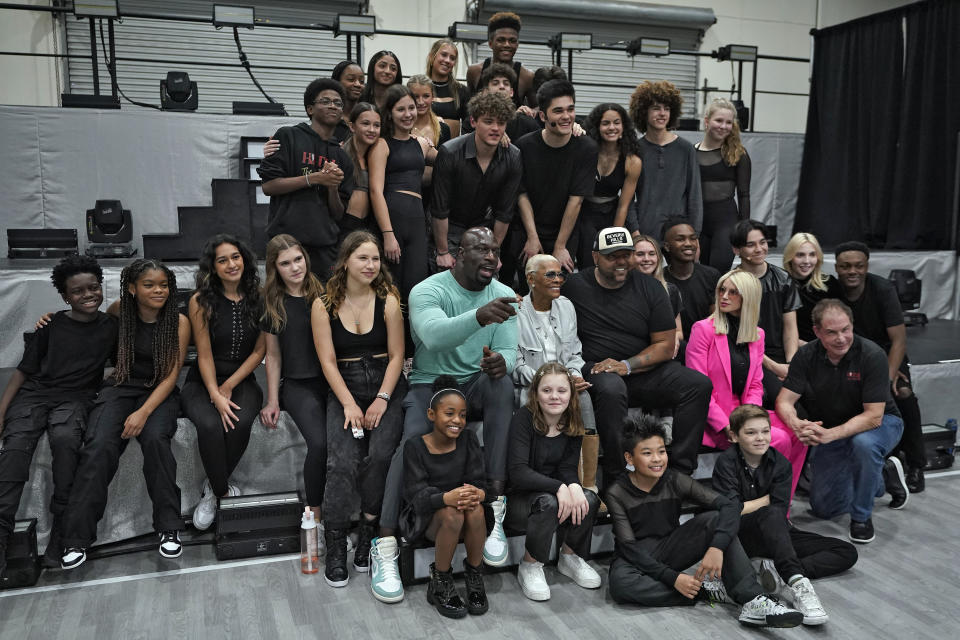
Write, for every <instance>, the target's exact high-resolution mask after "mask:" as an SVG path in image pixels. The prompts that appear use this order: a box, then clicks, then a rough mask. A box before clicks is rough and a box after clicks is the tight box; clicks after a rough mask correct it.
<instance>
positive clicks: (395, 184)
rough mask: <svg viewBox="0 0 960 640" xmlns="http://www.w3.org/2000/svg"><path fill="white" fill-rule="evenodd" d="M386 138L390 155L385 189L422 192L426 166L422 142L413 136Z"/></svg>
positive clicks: (385, 174) (384, 181) (384, 182)
mask: <svg viewBox="0 0 960 640" xmlns="http://www.w3.org/2000/svg"><path fill="white" fill-rule="evenodd" d="M386 140H387V147H389V149H390V155H389V156H387V167H386V169H385V171H384V179H383V190H384V191H412V192H413V193H420V184H421V182H422V181H423V169H424V167H425V166H426V162H425V161H424V159H423V149H421V148H420V143H419V142H417V141H416V140H414V139H413V138H408V139H407V140H397V139H396V138H387V139H386Z"/></svg>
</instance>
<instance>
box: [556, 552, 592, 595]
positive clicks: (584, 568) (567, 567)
mask: <svg viewBox="0 0 960 640" xmlns="http://www.w3.org/2000/svg"><path fill="white" fill-rule="evenodd" d="M557 571H559V572H560V573H562V574H563V575H565V576H567V577H568V578H570V579H571V580H573V581H574V582H576V583H577V584H578V585H580V586H581V587H583V588H584V589H599V588H600V574H599V573H597V572H596V571H595V570H594V569H593V567H591V566H590V565H589V564H588V563H587V561H586V560H584V559H583V558H581V557H580V556H578V555H577V554H575V553H562V552H561V553H560V559H559V560H558V561H557Z"/></svg>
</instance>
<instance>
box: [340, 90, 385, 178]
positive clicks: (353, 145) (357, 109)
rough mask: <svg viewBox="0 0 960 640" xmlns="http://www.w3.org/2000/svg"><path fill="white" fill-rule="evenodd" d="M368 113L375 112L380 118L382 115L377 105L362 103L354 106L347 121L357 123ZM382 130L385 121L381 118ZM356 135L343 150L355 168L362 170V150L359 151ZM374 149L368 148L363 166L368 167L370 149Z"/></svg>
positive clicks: (345, 143) (371, 146) (350, 138)
mask: <svg viewBox="0 0 960 640" xmlns="http://www.w3.org/2000/svg"><path fill="white" fill-rule="evenodd" d="M367 111H373V112H374V113H375V114H377V115H378V116H379V115H380V110H379V109H377V105H375V104H373V103H371V102H363V101H360V102H358V103H357V104H355V105H353V109H351V110H350V114H349V115H348V116H347V119H348V120H349V121H350V123H351V124H353V123H356V121H357V118H359V117H360V116H362V115H363V114H365V113H366V112H367ZM380 129H381V130H382V129H383V119H382V117H381V121H380ZM355 138H356V135H355V134H354V135H351V136H350V137H349V138H348V139H347V140H346V141H345V142H344V143H343V149H344V151H346V152H347V155H348V156H350V159H351V160H352V161H353V166H354V168H355V169H359V168H360V160H361V158H360V150H359V149H357V142H356V140H355ZM371 148H373V145H370V147H367V151H366V153H365V154H364V155H363V158H362V159H363V161H364V162H363V164H364V165H366V160H367V156H368V155H369V154H370V149H371Z"/></svg>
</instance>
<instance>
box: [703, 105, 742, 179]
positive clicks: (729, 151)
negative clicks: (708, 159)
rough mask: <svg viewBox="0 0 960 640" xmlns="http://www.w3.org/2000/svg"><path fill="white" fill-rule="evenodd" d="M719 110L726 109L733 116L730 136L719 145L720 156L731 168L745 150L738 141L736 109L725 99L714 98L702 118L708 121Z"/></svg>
mask: <svg viewBox="0 0 960 640" xmlns="http://www.w3.org/2000/svg"><path fill="white" fill-rule="evenodd" d="M720 109H727V110H729V111H730V112H731V113H732V114H733V127H731V128H730V135H728V136H727V137H726V138H724V140H723V144H721V145H720V156H721V157H722V158H723V161H724V162H725V163H726V164H727V165H728V166H731V167H733V166H736V164H737V163H738V162H740V158H742V157H743V154H744V153H746V149H744V148H743V143H742V142H741V141H740V122H739V121H738V120H737V108H736V107H735V106H733V103H732V102H730V101H729V100H727V99H725V98H714V100H713V102H711V103H710V106H708V107H707V112H706V113H705V114H704V116H703V118H704V120H710V118H712V117H713V114H714V113H716V112H717V111H719V110H720Z"/></svg>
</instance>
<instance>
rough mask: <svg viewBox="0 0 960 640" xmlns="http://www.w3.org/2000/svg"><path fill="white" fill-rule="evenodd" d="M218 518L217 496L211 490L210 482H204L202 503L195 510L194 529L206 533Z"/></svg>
mask: <svg viewBox="0 0 960 640" xmlns="http://www.w3.org/2000/svg"><path fill="white" fill-rule="evenodd" d="M216 517H217V496H216V495H214V493H213V489H211V488H210V481H209V480H204V481H203V493H201V494H200V502H198V503H197V507H196V509H194V510H193V528H194V529H197V530H199V531H206V530H207V529H209V528H210V525H211V524H213V519H214V518H216Z"/></svg>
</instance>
